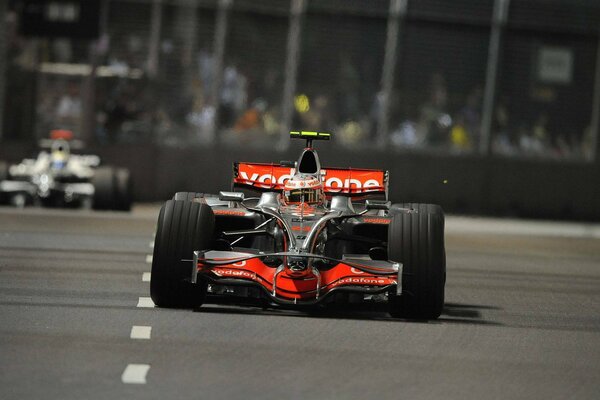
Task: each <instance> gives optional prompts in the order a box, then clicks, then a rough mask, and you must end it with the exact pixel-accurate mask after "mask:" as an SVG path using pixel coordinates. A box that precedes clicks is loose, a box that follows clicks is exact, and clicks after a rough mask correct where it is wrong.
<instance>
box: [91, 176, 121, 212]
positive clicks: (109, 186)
mask: <svg viewBox="0 0 600 400" xmlns="http://www.w3.org/2000/svg"><path fill="white" fill-rule="evenodd" d="M92 184H93V185H94V201H93V204H94V209H96V210H112V209H114V208H116V205H117V202H116V198H117V185H116V175H115V170H114V168H111V167H100V168H98V169H97V170H96V171H95V173H94V177H93V178H92Z"/></svg>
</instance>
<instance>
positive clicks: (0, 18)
mask: <svg viewBox="0 0 600 400" xmlns="http://www.w3.org/2000/svg"><path fill="white" fill-rule="evenodd" d="M7 7H8V1H0V142H1V141H2V136H3V127H4V94H5V91H6V73H7V68H6V63H7V60H6V55H7V51H6V47H7V43H6V39H7V36H8V32H7V31H6V11H7Z"/></svg>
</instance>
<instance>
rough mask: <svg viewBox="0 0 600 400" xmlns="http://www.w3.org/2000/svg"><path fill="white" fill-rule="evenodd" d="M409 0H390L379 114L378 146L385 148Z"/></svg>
mask: <svg viewBox="0 0 600 400" xmlns="http://www.w3.org/2000/svg"><path fill="white" fill-rule="evenodd" d="M407 5H408V0H390V14H389V16H388V25H387V35H386V36H387V37H386V40H385V57H384V60H383V72H382V74H381V92H380V94H378V96H379V95H380V96H381V99H380V101H381V110H380V111H379V115H378V116H377V146H378V147H380V148H384V147H385V145H386V143H387V137H388V133H389V121H390V119H389V114H390V98H391V96H392V93H393V90H394V69H395V68H396V64H397V59H398V54H397V53H398V34H399V32H400V24H401V21H402V20H404V18H405V17H406V8H407Z"/></svg>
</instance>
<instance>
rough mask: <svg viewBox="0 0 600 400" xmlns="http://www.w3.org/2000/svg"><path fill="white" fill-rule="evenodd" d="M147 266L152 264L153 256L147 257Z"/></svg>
mask: <svg viewBox="0 0 600 400" xmlns="http://www.w3.org/2000/svg"><path fill="white" fill-rule="evenodd" d="M146 264H152V254H147V255H146Z"/></svg>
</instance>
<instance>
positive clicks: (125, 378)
mask: <svg viewBox="0 0 600 400" xmlns="http://www.w3.org/2000/svg"><path fill="white" fill-rule="evenodd" d="M149 370H150V365H148V364H129V365H128V366H127V367H125V371H123V375H121V381H122V382H123V383H134V384H145V383H146V375H147V374H148V371H149Z"/></svg>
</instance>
